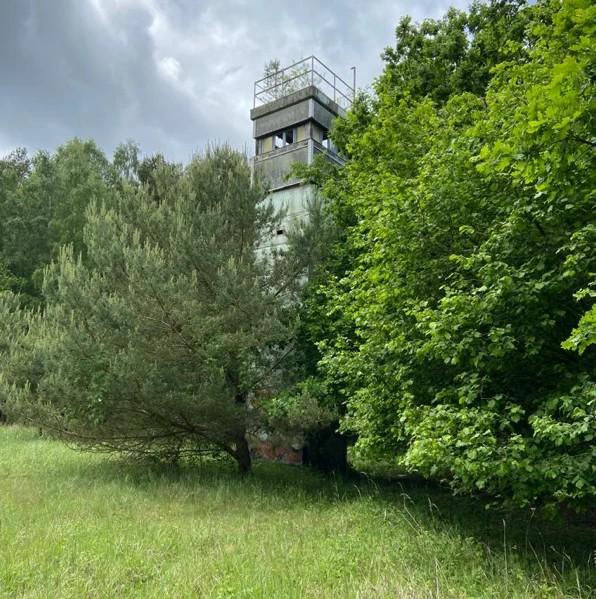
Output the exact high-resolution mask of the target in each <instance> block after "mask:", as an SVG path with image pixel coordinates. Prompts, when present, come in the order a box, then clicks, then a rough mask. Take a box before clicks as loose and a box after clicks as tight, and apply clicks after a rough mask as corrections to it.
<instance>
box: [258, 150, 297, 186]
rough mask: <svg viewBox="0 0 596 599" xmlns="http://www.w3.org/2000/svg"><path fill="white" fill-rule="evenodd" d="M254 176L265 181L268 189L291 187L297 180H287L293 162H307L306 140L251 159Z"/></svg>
mask: <svg viewBox="0 0 596 599" xmlns="http://www.w3.org/2000/svg"><path fill="white" fill-rule="evenodd" d="M253 160H254V162H253V164H254V169H255V175H256V176H257V177H259V178H262V179H264V180H265V182H266V185H267V187H269V189H274V188H276V187H281V186H283V185H291V184H293V183H296V182H297V181H298V180H297V179H289V180H288V179H287V176H288V173H289V172H290V169H291V167H292V164H294V163H295V162H302V163H304V164H306V163H307V162H308V140H304V141H300V142H297V143H294V144H291V145H289V146H285V147H283V148H279V149H277V150H273V151H272V152H269V153H268V154H263V155H260V156H255V158H254V159H253Z"/></svg>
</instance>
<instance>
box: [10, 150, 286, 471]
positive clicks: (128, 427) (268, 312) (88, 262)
mask: <svg viewBox="0 0 596 599" xmlns="http://www.w3.org/2000/svg"><path fill="white" fill-rule="evenodd" d="M173 173H175V176H173ZM153 176H154V177H155V182H156V184H157V188H158V189H160V190H162V193H160V195H159V199H158V201H156V198H155V197H154V196H153V195H152V193H151V190H150V189H149V188H148V186H141V187H135V186H129V187H126V188H125V192H124V193H123V194H122V196H115V197H114V198H111V199H110V201H109V202H108V203H107V204H106V203H104V204H102V203H98V202H97V201H96V202H94V203H92V204H91V207H90V208H89V209H88V210H87V212H86V224H85V227H84V233H83V237H82V243H83V244H84V246H85V248H86V257H85V259H84V260H82V259H81V256H80V254H79V255H77V254H76V252H75V251H74V249H73V246H72V244H71V245H69V246H66V247H63V248H62V249H61V251H60V255H59V258H58V260H57V261H56V262H55V263H54V264H53V265H52V266H51V267H50V268H48V269H47V270H46V273H45V283H44V295H45V299H46V307H45V311H44V313H43V316H40V314H38V313H36V312H32V311H29V312H27V313H26V316H25V317H24V318H25V320H26V325H27V327H26V328H27V333H26V334H25V335H22V336H21V337H20V338H19V339H20V341H19V343H18V344H17V346H15V344H13V349H12V350H8V354H9V357H8V359H7V366H6V367H5V368H4V373H3V385H2V387H3V390H4V394H5V396H6V397H7V398H8V399H7V401H8V405H9V408H10V410H12V411H13V412H15V413H18V414H20V417H21V418H26V419H29V420H31V421H34V422H41V423H43V426H44V428H45V429H46V430H48V431H49V432H51V433H53V434H55V435H57V436H59V437H62V438H64V439H67V440H69V441H73V442H76V443H80V444H81V445H84V446H87V447H89V448H92V449H97V450H108V451H124V452H129V453H137V454H148V455H152V456H160V455H167V456H169V457H172V456H176V455H179V454H180V453H183V452H189V453H196V452H201V451H215V452H226V453H228V454H230V455H231V456H232V457H233V458H234V459H235V460H237V462H238V464H239V466H240V468H241V470H243V471H247V470H249V469H250V454H249V450H248V445H247V434H248V433H250V431H251V430H252V428H253V427H255V426H257V421H258V418H259V414H258V410H257V409H251V406H250V405H249V404H250V401H249V399H250V396H251V395H254V396H255V397H259V396H261V395H263V394H266V393H268V392H270V389H271V381H272V380H273V378H274V377H273V372H274V370H275V366H276V364H277V362H278V359H279V355H280V353H281V350H280V348H282V347H284V346H285V345H286V343H287V340H288V336H289V335H290V329H289V326H288V325H287V324H286V322H285V319H284V317H283V315H284V310H285V308H284V305H285V304H286V303H287V297H288V293H290V291H289V290H291V288H292V281H288V280H284V279H283V277H281V276H280V275H281V274H283V273H284V272H286V270H285V269H284V268H282V257H280V256H269V257H267V258H266V259H265V258H263V257H259V256H260V254H259V252H258V247H259V246H260V245H261V243H262V239H263V235H266V234H267V233H266V232H267V231H270V230H271V229H272V228H274V220H275V219H276V218H277V216H276V215H275V214H274V213H273V212H272V210H271V208H270V206H269V205H268V203H267V202H266V201H265V199H264V198H265V192H264V190H263V189H262V188H261V187H260V186H259V185H258V184H256V185H251V177H250V169H249V166H248V164H247V161H246V159H245V158H244V157H243V156H241V155H239V154H237V153H235V152H233V151H231V150H229V149H226V148H222V149H215V150H211V151H209V152H207V153H206V155H205V156H204V157H202V158H196V159H194V160H193V161H192V162H191V163H190V164H189V165H188V167H186V168H184V169H182V168H181V167H177V168H175V169H172V168H170V165H163V166H162V167H160V166H159V165H158V166H157V167H156V169H155V171H154V173H153ZM164 183H167V185H165V184H164ZM282 296H284V300H283V301H282ZM4 309H5V311H6V307H5V308H4Z"/></svg>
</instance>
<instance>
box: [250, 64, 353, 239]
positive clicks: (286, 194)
mask: <svg viewBox="0 0 596 599" xmlns="http://www.w3.org/2000/svg"><path fill="white" fill-rule="evenodd" d="M354 93H355V69H354V83H353V84H352V85H349V84H348V83H346V82H345V81H344V80H343V79H342V78H341V77H339V75H337V74H335V73H334V72H333V71H332V70H331V69H329V68H328V67H327V66H326V65H324V64H323V63H322V62H321V61H320V60H319V59H318V58H316V57H315V56H310V57H308V58H305V59H303V60H301V61H299V62H296V63H294V64H292V65H290V66H288V67H285V68H284V69H280V70H278V71H276V72H274V73H271V74H270V75H268V76H266V77H264V78H263V79H260V80H259V81H256V82H255V85H254V103H253V109H252V110H251V111H250V118H251V120H252V121H253V137H254V139H255V156H254V158H253V172H254V173H255V174H256V175H257V176H259V177H262V178H263V179H264V180H265V181H266V184H267V185H268V187H269V191H270V198H271V200H272V202H273V204H274V206H275V208H277V209H282V208H283V209H284V210H285V211H286V216H285V219H284V222H283V223H282V225H281V226H280V228H278V229H277V230H276V231H272V242H271V243H272V246H273V247H276V246H283V245H285V243H286V242H287V237H286V234H287V232H288V230H289V229H290V228H291V227H292V224H293V223H295V222H296V221H300V220H302V219H304V218H306V216H307V215H308V205H309V202H310V200H311V198H313V196H314V188H313V186H312V185H308V184H305V183H304V182H303V181H302V180H300V179H297V178H295V177H293V176H291V169H292V165H293V164H294V163H296V162H300V163H303V164H311V163H312V161H313V159H314V157H315V156H316V155H317V154H323V155H324V156H325V158H326V159H327V160H330V161H332V162H335V163H337V164H342V163H343V161H342V159H341V157H340V156H339V155H338V153H337V151H336V149H335V147H334V146H333V144H332V143H331V140H330V139H329V137H328V133H329V129H330V128H331V123H332V122H333V119H334V118H335V117H337V116H340V115H343V114H345V110H346V109H347V108H349V106H350V105H351V103H352V100H353V98H354Z"/></svg>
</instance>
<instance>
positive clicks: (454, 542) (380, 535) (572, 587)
mask: <svg viewBox="0 0 596 599" xmlns="http://www.w3.org/2000/svg"><path fill="white" fill-rule="evenodd" d="M0 475H1V476H0V597H10V598H13V597H15V598H16V597H28V598H33V597H35V598H44V599H45V598H62V597H65V598H67V597H69V598H76V599H83V598H87V597H89V598H91V597H93V598H104V597H105V598H108V597H109V598H112V597H155V598H158V597H159V598H164V597H176V598H182V597H208V598H215V599H217V598H224V597H226V598H228V597H229V598H253V597H255V598H257V597H259V598H260V597H262V598H268V599H269V598H274V599H285V598H293V597H313V598H325V597H339V598H342V599H343V598H352V597H353V598H356V597H360V598H365V597H367V598H377V597H393V598H399V597H404V598H405V597H411V598H417V597H437V598H438V597H457V598H460V597H503V598H504V597H589V596H590V595H591V589H592V590H593V589H594V563H593V562H590V560H591V559H593V556H592V558H591V556H590V550H591V549H592V548H593V547H591V546H590V543H591V540H593V537H592V539H591V537H590V531H589V530H588V529H587V528H586V527H583V528H579V529H578V530H574V529H573V528H571V527H569V526H559V527H557V526H556V525H554V524H550V525H547V524H545V523H539V522H538V521H537V520H536V519H530V518H526V517H522V516H520V515H517V516H511V515H509V516H507V517H505V518H504V517H503V515H499V514H492V515H488V514H487V513H486V511H485V510H484V509H483V507H482V506H481V505H478V502H473V501H471V500H463V499H461V498H460V499H453V498H451V497H450V496H449V495H448V494H446V493H444V492H442V491H438V490H433V489H432V488H430V487H424V486H420V485H418V486H416V485H414V484H411V486H406V485H405V483H404V484H401V485H400V484H398V483H391V484H382V485H379V484H378V483H375V482H374V481H372V480H367V479H365V478H362V479H356V480H350V481H348V480H340V479H334V478H327V479H326V478H323V477H321V476H319V475H316V474H314V473H312V472H309V471H308V470H307V469H302V468H297V467H291V466H281V465H276V464H257V465H256V467H255V472H254V474H253V475H251V476H249V477H246V478H241V477H240V476H239V475H237V474H236V473H235V470H234V468H233V466H232V465H230V464H225V463H224V464H213V463H211V464H205V465H203V466H200V467H199V466H193V467H183V468H181V469H178V470H174V469H168V468H166V467H155V466H154V467H150V466H147V465H141V464H132V465H126V464H124V463H122V462H120V461H117V460H115V459H113V458H112V459H110V458H107V457H105V456H100V455H94V454H83V453H78V452H75V451H73V450H71V449H68V448H67V447H65V446H63V445H61V444H59V443H57V442H55V441H50V440H47V439H43V438H40V437H39V436H38V435H37V434H36V433H35V432H34V431H29V430H24V429H19V428H14V427H0Z"/></svg>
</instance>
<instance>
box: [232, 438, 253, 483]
mask: <svg viewBox="0 0 596 599" xmlns="http://www.w3.org/2000/svg"><path fill="white" fill-rule="evenodd" d="M234 458H235V459H236V461H237V462H238V468H239V469H240V472H241V473H242V474H248V473H249V472H250V470H251V467H252V461H251V458H250V450H249V449H248V442H247V441H246V437H245V436H244V435H240V436H239V437H238V439H237V440H236V450H235V451H234Z"/></svg>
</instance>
